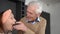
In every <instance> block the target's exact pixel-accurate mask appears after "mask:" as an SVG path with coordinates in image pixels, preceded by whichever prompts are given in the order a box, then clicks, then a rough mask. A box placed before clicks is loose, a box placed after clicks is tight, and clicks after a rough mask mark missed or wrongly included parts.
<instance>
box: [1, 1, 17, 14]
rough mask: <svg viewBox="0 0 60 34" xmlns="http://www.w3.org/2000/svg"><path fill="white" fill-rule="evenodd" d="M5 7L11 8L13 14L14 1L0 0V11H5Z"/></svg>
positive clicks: (14, 9)
mask: <svg viewBox="0 0 60 34" xmlns="http://www.w3.org/2000/svg"><path fill="white" fill-rule="evenodd" d="M7 9H12V11H13V12H14V14H15V11H16V3H14V2H11V1H8V0H0V12H2V11H5V10H7Z"/></svg>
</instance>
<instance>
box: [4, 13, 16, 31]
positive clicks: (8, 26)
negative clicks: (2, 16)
mask: <svg viewBox="0 0 60 34" xmlns="http://www.w3.org/2000/svg"><path fill="white" fill-rule="evenodd" d="M15 21H16V20H15V19H14V15H13V14H12V13H11V14H10V16H9V17H8V19H7V21H6V23H4V24H3V25H4V27H5V29H7V30H12V29H13V27H12V25H13V24H15Z"/></svg>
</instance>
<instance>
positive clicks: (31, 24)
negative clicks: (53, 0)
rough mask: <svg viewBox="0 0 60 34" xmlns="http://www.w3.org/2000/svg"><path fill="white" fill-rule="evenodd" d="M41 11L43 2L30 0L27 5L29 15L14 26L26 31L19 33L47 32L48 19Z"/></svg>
mask: <svg viewBox="0 0 60 34" xmlns="http://www.w3.org/2000/svg"><path fill="white" fill-rule="evenodd" d="M41 13H42V4H40V3H39V2H36V1H32V2H30V3H29V4H28V7H27V15H26V16H25V17H24V18H22V19H21V20H20V22H19V25H16V26H14V28H15V29H17V30H21V31H23V32H24V33H21V32H19V34H45V29H46V19H44V18H43V17H41V16H40V15H41Z"/></svg>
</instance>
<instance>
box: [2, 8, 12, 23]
mask: <svg viewBox="0 0 60 34" xmlns="http://www.w3.org/2000/svg"><path fill="white" fill-rule="evenodd" d="M11 12H12V11H11V9H8V10H6V11H5V12H4V13H3V15H2V23H5V22H6V21H7V19H8V17H9V16H10V14H11Z"/></svg>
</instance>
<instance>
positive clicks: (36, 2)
mask: <svg viewBox="0 0 60 34" xmlns="http://www.w3.org/2000/svg"><path fill="white" fill-rule="evenodd" d="M34 4H38V8H37V9H36V10H35V12H36V13H37V14H38V13H42V2H38V1H32V2H29V4H28V6H29V5H34Z"/></svg>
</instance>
